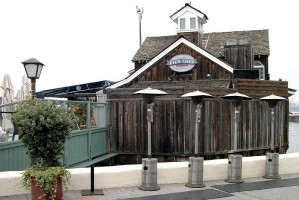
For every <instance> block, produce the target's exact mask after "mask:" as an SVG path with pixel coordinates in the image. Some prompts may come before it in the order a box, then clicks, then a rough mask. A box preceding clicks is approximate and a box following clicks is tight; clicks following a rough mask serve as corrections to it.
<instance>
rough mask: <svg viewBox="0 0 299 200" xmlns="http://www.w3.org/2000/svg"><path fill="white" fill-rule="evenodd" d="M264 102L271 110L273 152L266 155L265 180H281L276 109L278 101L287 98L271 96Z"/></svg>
mask: <svg viewBox="0 0 299 200" xmlns="http://www.w3.org/2000/svg"><path fill="white" fill-rule="evenodd" d="M261 100H262V101H267V103H268V105H269V107H270V108H271V118H272V121H271V151H270V152H267V153H266V170H265V171H266V172H265V176H263V177H264V178H267V179H280V178H281V177H280V176H279V153H275V152H274V108H275V107H276V105H277V103H278V101H283V100H285V98H283V97H280V96H276V95H273V94H272V95H269V96H266V97H263V98H261Z"/></svg>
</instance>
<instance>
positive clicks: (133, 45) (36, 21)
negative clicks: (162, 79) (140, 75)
mask: <svg viewBox="0 0 299 200" xmlns="http://www.w3.org/2000/svg"><path fill="white" fill-rule="evenodd" d="M187 2H190V1H186V0H126V1H124V0H107V1H102V0H1V1H0V81H2V78H3V75H4V74H6V73H8V74H10V76H11V79H12V82H13V85H14V89H15V93H16V91H17V89H19V88H20V87H21V83H22V75H23V74H25V71H24V67H23V66H22V64H21V62H22V61H24V60H27V59H29V58H36V59H38V60H39V61H41V62H42V63H44V64H45V67H44V69H43V71H42V74H41V78H40V79H39V80H37V91H40V90H44V89H51V88H56V87H63V86H68V85H76V84H80V83H88V82H95V81H100V80H112V81H119V80H121V79H123V78H125V77H126V76H127V75H128V74H127V72H128V71H129V70H131V69H133V63H132V62H131V59H132V58H133V56H134V54H135V52H136V51H137V49H138V47H139V32H138V31H139V28H138V25H139V24H138V23H139V22H138V15H137V13H136V5H138V6H139V7H144V14H143V19H142V40H144V39H145V37H147V36H163V35H174V34H176V29H175V28H176V26H175V23H174V22H172V20H171V19H170V18H169V16H170V15H172V14H173V13H174V12H176V11H177V10H178V9H180V8H181V7H183V6H184V5H185V3H187ZM191 5H192V6H193V7H195V8H197V9H199V10H200V11H202V12H203V13H205V14H206V15H207V16H208V18H209V20H208V23H207V24H205V26H204V31H205V32H224V31H240V30H255V29H269V34H270V36H269V38H270V57H269V71H270V72H269V73H270V77H271V79H272V80H278V79H279V78H281V79H283V80H287V81H289V87H291V88H294V89H299V76H298V75H299V67H298V62H297V58H298V48H299V42H298V35H299V28H298V23H297V20H298V19H299V12H298V6H297V3H296V0H285V1H279V0H271V1H270V0H193V1H191ZM298 93H299V92H298ZM293 100H295V101H297V102H299V95H298V94H297V95H296V96H295V97H294V98H293Z"/></svg>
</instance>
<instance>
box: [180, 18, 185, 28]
mask: <svg viewBox="0 0 299 200" xmlns="http://www.w3.org/2000/svg"><path fill="white" fill-rule="evenodd" d="M180 30H185V18H181V19H180Z"/></svg>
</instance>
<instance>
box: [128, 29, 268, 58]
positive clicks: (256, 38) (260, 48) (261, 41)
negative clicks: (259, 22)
mask: <svg viewBox="0 0 299 200" xmlns="http://www.w3.org/2000/svg"><path fill="white" fill-rule="evenodd" d="M268 32H269V30H250V31H232V32H214V33H205V34H204V35H203V38H207V39H208V40H207V41H205V43H206V45H205V46H206V50H207V51H209V52H210V53H211V54H213V55H214V56H216V57H222V56H223V52H224V45H225V44H226V41H227V40H228V39H237V40H240V39H247V40H248V42H249V44H251V47H252V49H253V52H254V55H270V47H269V33H268ZM177 39H178V36H177V35H171V36H161V37H147V38H146V39H145V41H144V42H143V43H142V45H141V47H140V48H139V49H138V51H137V52H136V54H135V55H134V57H133V59H132V61H133V62H135V61H149V60H151V59H152V58H154V57H155V56H156V55H158V54H159V53H160V52H161V51H163V50H164V49H165V48H167V47H168V46H169V45H170V44H172V43H173V42H175V41H176V40H177Z"/></svg>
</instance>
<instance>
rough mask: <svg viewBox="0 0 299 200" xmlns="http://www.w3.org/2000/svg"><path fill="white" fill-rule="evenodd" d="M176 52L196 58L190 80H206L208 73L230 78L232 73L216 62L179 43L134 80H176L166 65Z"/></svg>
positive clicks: (214, 77) (214, 76) (225, 78)
mask: <svg viewBox="0 0 299 200" xmlns="http://www.w3.org/2000/svg"><path fill="white" fill-rule="evenodd" d="M178 54H188V55H191V56H192V57H193V58H195V59H197V61H198V63H197V64H196V65H195V66H194V68H193V70H190V72H188V73H190V74H191V80H206V79H209V77H208V76H207V75H208V74H210V75H211V78H212V79H221V80H230V79H231V78H232V73H231V72H229V71H227V70H226V69H224V68H222V67H221V66H219V65H218V64H216V63H214V62H213V61H211V60H209V59H208V58H206V57H204V56H202V55H201V54H199V53H198V52H196V51H194V50H193V49H191V48H190V47H188V46H187V45H185V44H182V45H180V46H179V47H178V48H176V49H175V50H174V51H172V52H170V53H169V54H168V55H166V56H165V57H164V58H162V59H161V60H160V61H158V62H157V63H155V64H154V65H153V66H152V67H151V68H149V69H148V70H146V71H145V72H144V73H142V74H141V75H140V76H139V77H138V79H136V82H139V81H169V78H171V80H176V76H174V72H173V71H172V70H171V69H170V67H169V66H167V65H166V60H170V59H171V58H172V57H174V56H176V55H178Z"/></svg>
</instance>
